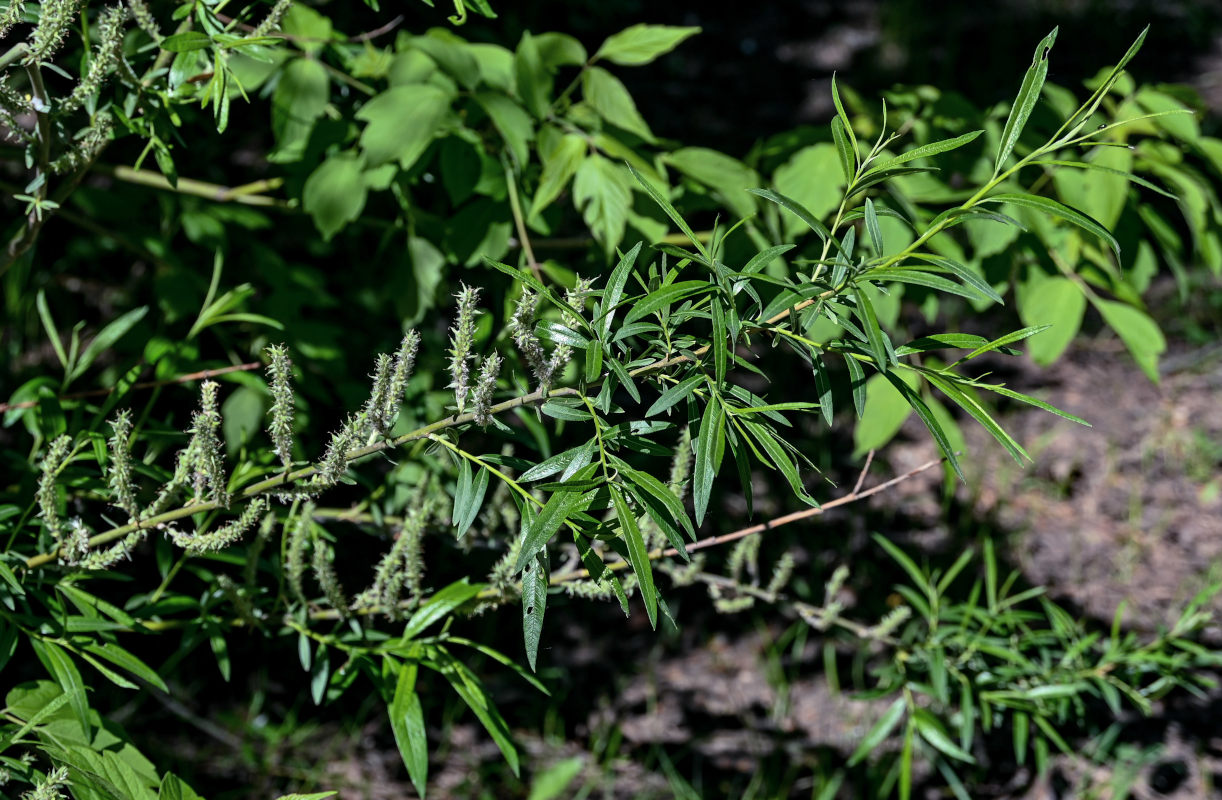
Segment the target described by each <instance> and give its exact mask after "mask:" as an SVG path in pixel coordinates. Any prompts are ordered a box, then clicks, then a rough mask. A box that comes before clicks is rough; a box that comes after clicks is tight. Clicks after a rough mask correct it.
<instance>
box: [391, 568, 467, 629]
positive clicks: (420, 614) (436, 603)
mask: <svg viewBox="0 0 1222 800" xmlns="http://www.w3.org/2000/svg"><path fill="white" fill-rule="evenodd" d="M483 588H484V584H482V583H468V582H467V579H466V578H463V579H462V580H460V581H455V582H454V583H451V584H450V585H449V586H447V587H445V588H444V589H442V590H441V591H439V592H437V593H436V594H434V595H433V596H432V597H430V598H429V599H428V601H426V602H425V604H424V605H422V606H420V608H418V609H416V613H414V614H412V616H411V618H410V619H408V621H407V625H406V626H405V627H404V629H403V635H402V639H403V641H405V642H406V641H409V640H411V639H414V638H415V637H416V636H418V635H419V634H420V633H422V632H423V631H424V629H425V628H427V627H428V626H430V625H432V624H433V623H434V622H437V621H438V620H440V619H442V618H443V617H446V616H448V615H449V614H450V612H451V611H453V610H454V609H456V608H458V607H459V606H461V605H462V604H463V603H466V602H467V601H468V600H470V599H471V598H473V597H475V596H476V595H477V594H479V593H480V592H481V591H482V590H483Z"/></svg>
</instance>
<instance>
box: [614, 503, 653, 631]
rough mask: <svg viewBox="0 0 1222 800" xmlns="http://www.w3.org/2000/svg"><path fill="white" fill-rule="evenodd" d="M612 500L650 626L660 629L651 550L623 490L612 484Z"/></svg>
mask: <svg viewBox="0 0 1222 800" xmlns="http://www.w3.org/2000/svg"><path fill="white" fill-rule="evenodd" d="M611 500H612V502H613V503H614V504H615V515H616V517H617V518H618V519H619V525H620V530H621V531H622V532H623V534H624V541H625V543H626V544H627V545H628V563H630V564H632V571H633V572H634V573H636V577H637V582H638V583H639V584H640V587H641V599H642V600H644V601H645V613H646V614H647V615H649V624H650V625H651V626H652V627H653V628H654V629H657V627H658V593H657V590H656V589H655V588H654V585H653V567H652V565H651V564H650V562H649V550H648V548H647V547H646V545H645V539H644V537H643V536H641V529H640V527H638V526H637V524H636V515H635V514H633V513H632V510H631V509H630V508H628V501H627V500H625V499H624V494H623V489H622V488H620V487H619V486H617V485H616V484H611Z"/></svg>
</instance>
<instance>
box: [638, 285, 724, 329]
mask: <svg viewBox="0 0 1222 800" xmlns="http://www.w3.org/2000/svg"><path fill="white" fill-rule="evenodd" d="M713 288H714V287H713V285H712V284H710V283H707V282H706V281H680V282H679V283H670V284H667V285H666V286H662V287H660V288H659V289H657V290H655V291H653V292H650V293H649V294H647V295H645V297H644V298H642V299H641V300H638V301H637V302H635V303H633V304H632V308H631V310H630V311H629V312H628V316H626V317H624V324H625V325H627V324H629V323H631V322H634V321H635V320H638V319H640V318H641V317H645V316H648V315H650V314H653V313H655V312H657V311H661V310H662V309H663V308H664V307H666V306H668V305H670V304H672V303H677V302H679V301H681V300H686V299H687V298H689V297H691V296H692V295H695V294H699V293H701V292H707V291H711V290H712V289H713Z"/></svg>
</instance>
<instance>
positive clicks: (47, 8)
mask: <svg viewBox="0 0 1222 800" xmlns="http://www.w3.org/2000/svg"><path fill="white" fill-rule="evenodd" d="M80 3H81V0H45V2H43V3H42V5H41V7H40V13H39V15H38V23H37V25H35V27H34V35H33V37H32V38H31V40H30V52H29V54H28V55H27V56H26V57H25V60H24V63H26V64H43V63H46V62H47V61H50V60H51V57H52V56H54V55H55V52H56V51H57V50H59V48H60V47H62V46H63V44H64V39H65V38H66V37H67V36H68V31H69V30H71V28H72V25H73V22H74V21H75V19H76V11H77V8H78V7H79V6H80Z"/></svg>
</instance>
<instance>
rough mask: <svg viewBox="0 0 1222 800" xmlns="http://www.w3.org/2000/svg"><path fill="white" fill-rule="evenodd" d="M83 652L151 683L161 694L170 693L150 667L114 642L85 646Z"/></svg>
mask: <svg viewBox="0 0 1222 800" xmlns="http://www.w3.org/2000/svg"><path fill="white" fill-rule="evenodd" d="M84 650H85V652H87V653H92V654H93V655H95V656H98V657H99V658H104V659H106V660H107V661H109V662H110V663H112V664H114V665H115V666H116V667H120V668H121V669H125V670H127V671H128V672H130V673H131V674H133V675H135V676H136V677H137V678H140V679H141V680H143V681H147V682H148V683H151V684H152V685H153V686H155V687H157V688H158V689H160V690H161V691H163V692H168V691H170V690H169V688H168V687H167V686H166V684H165V681H163V680H162V679H161V676H160V675H158V674H157V673H156V672H155V671H154V670H153V668H152V667H150V666H149V665H148V664H145V663H144V662H143V661H141V660H140V659H138V658H136V657H135V656H134V655H132V654H131V653H129V652H127V651H126V650H124V649H123V648H122V647H119V645H117V644H115V643H114V642H103V643H102V644H94V643H90V644H87V645H85V647H84Z"/></svg>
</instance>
